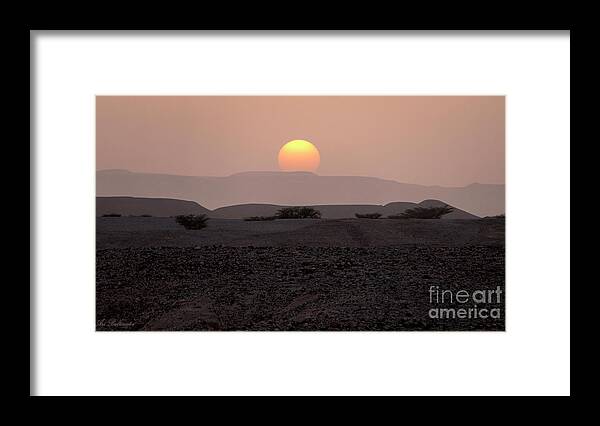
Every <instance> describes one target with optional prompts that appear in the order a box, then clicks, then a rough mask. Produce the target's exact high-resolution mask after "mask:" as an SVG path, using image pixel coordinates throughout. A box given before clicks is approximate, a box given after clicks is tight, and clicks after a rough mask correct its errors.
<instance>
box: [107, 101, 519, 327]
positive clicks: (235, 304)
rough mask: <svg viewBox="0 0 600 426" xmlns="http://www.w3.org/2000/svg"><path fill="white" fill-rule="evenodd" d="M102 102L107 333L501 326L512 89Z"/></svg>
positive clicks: (504, 294)
mask: <svg viewBox="0 0 600 426" xmlns="http://www.w3.org/2000/svg"><path fill="white" fill-rule="evenodd" d="M95 107H96V111H95V127H96V129H95V136H96V141H95V142H96V146H95V153H96V170H95V175H96V182H95V184H96V194H95V197H96V198H95V202H96V217H95V226H96V227H95V238H96V241H95V249H96V263H95V269H96V271H95V272H96V282H95V309H96V311H95V317H96V324H95V329H96V331H98V332H109V331H195V332H212V331H267V332H268V331H347V332H360V331H377V332H379V331H397V332H399V331H502V332H503V331H505V324H506V306H507V304H510V300H507V294H506V286H505V276H506V274H505V258H506V256H505V213H506V211H505V191H506V188H505V108H506V106H505V97H504V96H497V95H490V96H483V95H482V96H462V95H455V96H454V95H453V96H448V95H444V96H432V95H427V96H412V95H411V96H356V95H352V96H350V95H348V96H341V95H340V96H285V95H280V96H270V95H269V96H267V95H265V96H194V95H190V96H141V95H135V96H124V95H120V96H108V95H103V96H96V97H95ZM509 220H510V218H509Z"/></svg>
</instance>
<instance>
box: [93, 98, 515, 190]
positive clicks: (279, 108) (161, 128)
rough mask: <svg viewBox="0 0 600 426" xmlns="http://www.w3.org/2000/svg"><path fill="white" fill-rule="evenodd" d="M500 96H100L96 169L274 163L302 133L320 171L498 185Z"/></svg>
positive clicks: (211, 168)
mask: <svg viewBox="0 0 600 426" xmlns="http://www.w3.org/2000/svg"><path fill="white" fill-rule="evenodd" d="M504 116H505V114H504V97H503V96H484V97H483V96H482V97H479V96H467V97H462V96H444V97H434V96H416V97H415V96H397V97H396V96H389V97H386V96H346V97H345V96H341V97H336V96H308V97H304V96H275V97H274V96H264V97H261V96H225V97H219V96H190V97H179V96H177V97H155V96H152V97H150V96H99V97H97V98H96V118H97V122H96V143H97V149H96V151H97V158H96V162H97V163H96V164H97V169H98V170H102V169H127V170H131V171H137V172H150V173H168V174H178V175H193V176H226V175H230V174H233V173H238V172H245V171H266V170H278V164H277V154H278V152H279V149H280V148H281V146H282V145H283V144H285V143H286V142H288V141H291V140H293V139H306V140H308V141H310V142H312V143H313V144H314V145H315V146H316V147H317V148H318V150H319V152H320V155H321V164H320V167H319V169H318V170H317V173H318V174H320V175H357V176H373V177H381V178H388V179H394V180H398V181H400V182H409V183H418V184H426V185H443V186H463V185H468V184H471V183H475V182H479V183H504V136H505V129H504V124H505V123H504Z"/></svg>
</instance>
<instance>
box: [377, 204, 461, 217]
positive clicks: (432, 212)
mask: <svg viewBox="0 0 600 426" xmlns="http://www.w3.org/2000/svg"><path fill="white" fill-rule="evenodd" d="M453 211H454V207H450V206H443V207H415V208H414V209H408V210H406V211H405V212H404V213H400V214H395V215H390V216H388V218H390V219H439V218H441V217H442V216H444V215H446V214H448V213H451V212H453Z"/></svg>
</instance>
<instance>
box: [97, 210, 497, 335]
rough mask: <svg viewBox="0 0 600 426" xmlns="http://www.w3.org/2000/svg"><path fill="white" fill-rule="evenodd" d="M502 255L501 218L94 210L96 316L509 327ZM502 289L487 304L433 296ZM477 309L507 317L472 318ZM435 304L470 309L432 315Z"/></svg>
mask: <svg viewBox="0 0 600 426" xmlns="http://www.w3.org/2000/svg"><path fill="white" fill-rule="evenodd" d="M504 259H505V256H504V220H502V219H481V220H446V221H436V220H391V219H385V220H382V219H380V220H368V219H364V220H358V219H344V220H280V221H273V222H244V221H241V220H218V219H212V220H210V221H209V227H208V228H206V229H203V230H200V231H186V230H184V229H182V228H180V227H179V226H178V225H176V224H175V222H174V220H173V219H171V218H125V217H122V218H98V220H97V264H96V265H97V266H96V269H97V289H96V318H97V324H96V325H97V330H504V319H505V310H504V300H505V299H504V296H505V294H504V279H505V274H504ZM498 288H499V289H500V291H501V292H502V293H501V299H500V300H499V299H498V298H495V299H494V300H492V301H489V300H488V302H487V303H486V304H475V303H474V302H473V301H472V300H470V301H468V302H465V303H462V304H461V303H457V301H456V300H454V301H453V303H449V300H448V298H446V301H445V303H443V304H441V303H439V299H438V302H437V303H436V300H435V294H436V293H432V291H435V290H436V289H437V290H439V291H440V292H441V291H443V290H451V291H452V292H453V294H456V292H458V291H461V290H462V291H465V292H467V293H469V294H473V292H481V291H482V290H497V289H498ZM432 289H433V290H432ZM437 294H438V295H439V293H437ZM432 302H433V303H432ZM474 307H478V308H481V307H484V308H487V309H488V310H489V309H493V308H495V309H496V312H500V314H501V316H500V318H481V317H477V318H474V315H478V313H477V312H479V313H480V312H481V311H477V312H474V311H476V310H475V309H472V308H474ZM432 308H434V309H436V308H453V309H456V310H458V309H459V308H463V309H464V310H465V311H466V313H464V315H463V318H460V317H459V316H460V314H458V313H457V311H456V310H455V311H454V315H452V312H449V313H447V317H444V318H435V317H434V318H432V317H431V311H430V310H431V309H432ZM469 308H471V309H469ZM438 315H439V311H438ZM434 316H435V315H434Z"/></svg>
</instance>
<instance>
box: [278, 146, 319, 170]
mask: <svg viewBox="0 0 600 426" xmlns="http://www.w3.org/2000/svg"><path fill="white" fill-rule="evenodd" d="M278 161H279V168H280V169H281V170H284V171H288V172H291V171H295V172H298V171H302V172H314V171H316V170H317V168H318V167H319V163H320V162H321V156H320V155H319V150H318V149H317V147H316V146H314V145H313V144H312V143H310V142H308V141H305V140H301V139H296V140H293V141H290V142H288V143H286V144H285V145H283V146H282V147H281V149H280V150H279V156H278Z"/></svg>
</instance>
